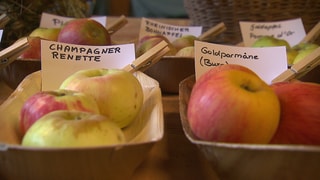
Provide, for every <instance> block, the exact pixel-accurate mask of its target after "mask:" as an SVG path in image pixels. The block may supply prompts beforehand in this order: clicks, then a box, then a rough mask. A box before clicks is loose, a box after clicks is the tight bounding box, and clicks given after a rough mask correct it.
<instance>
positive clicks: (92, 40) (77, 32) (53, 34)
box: [18, 18, 112, 60]
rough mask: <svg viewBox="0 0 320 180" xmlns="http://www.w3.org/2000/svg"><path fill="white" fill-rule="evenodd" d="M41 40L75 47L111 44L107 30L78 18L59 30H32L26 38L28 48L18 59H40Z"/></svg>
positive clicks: (97, 23)
mask: <svg viewBox="0 0 320 180" xmlns="http://www.w3.org/2000/svg"><path fill="white" fill-rule="evenodd" d="M41 39H45V40H50V41H56V42H62V43H69V44H77V45H96V46H99V45H105V46H107V45H111V44H112V42H111V37H110V34H109V32H108V30H107V29H106V28H105V27H104V26H102V25H101V24H100V23H99V22H97V21H95V20H93V19H90V18H78V19H73V20H70V21H68V22H67V23H66V24H65V25H63V26H62V27H61V28H42V27H39V28H36V29H34V30H33V31H32V32H31V33H30V34H29V36H28V42H29V46H30V48H29V49H27V50H26V51H24V52H23V53H22V54H21V55H20V56H19V57H18V59H38V60H39V59H41V44H40V42H41V41H40V40H41Z"/></svg>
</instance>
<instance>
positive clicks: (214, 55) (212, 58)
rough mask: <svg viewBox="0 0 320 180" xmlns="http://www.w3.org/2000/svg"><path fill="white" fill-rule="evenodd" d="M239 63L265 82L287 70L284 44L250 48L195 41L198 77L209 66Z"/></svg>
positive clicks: (269, 82) (269, 81) (196, 73)
mask: <svg viewBox="0 0 320 180" xmlns="http://www.w3.org/2000/svg"><path fill="white" fill-rule="evenodd" d="M224 64H239V65H243V66H245V67H248V68H249V69H251V70H252V71H254V72H255V73H257V74H258V75H259V76H260V78H261V79H263V80H264V81H265V82H266V83H268V84H271V81H272V80H273V79H274V78H275V77H277V76H278V75H279V74H281V73H282V72H283V71H285V70H287V57H286V48H285V47H284V46H278V47H266V48H252V47H238V46H229V45H219V44H213V43H207V42H202V41H195V75H196V79H198V78H199V77H200V76H201V75H202V74H204V73H205V72H206V71H208V70H209V69H210V68H212V67H215V66H220V65H224Z"/></svg>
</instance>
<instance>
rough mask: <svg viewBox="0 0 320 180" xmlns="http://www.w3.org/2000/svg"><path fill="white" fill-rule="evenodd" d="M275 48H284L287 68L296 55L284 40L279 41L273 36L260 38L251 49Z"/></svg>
mask: <svg viewBox="0 0 320 180" xmlns="http://www.w3.org/2000/svg"><path fill="white" fill-rule="evenodd" d="M275 46H285V47H286V54H287V63H288V66H290V65H292V63H293V60H294V58H295V56H296V55H297V52H296V51H295V50H294V49H292V48H291V46H290V44H289V43H288V41H286V40H285V39H279V38H275V37H273V36H262V37H260V38H258V39H257V40H256V41H255V42H254V43H253V44H252V47H275Z"/></svg>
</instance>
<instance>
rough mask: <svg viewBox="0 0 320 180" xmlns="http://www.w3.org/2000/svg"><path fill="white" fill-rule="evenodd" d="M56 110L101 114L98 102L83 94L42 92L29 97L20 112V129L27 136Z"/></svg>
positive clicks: (65, 91) (68, 91) (66, 91)
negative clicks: (43, 117)
mask: <svg viewBox="0 0 320 180" xmlns="http://www.w3.org/2000/svg"><path fill="white" fill-rule="evenodd" d="M56 110H79V111H87V112H93V113H99V107H98V105H97V103H96V101H95V100H94V99H93V98H92V97H91V96H88V95H86V94H84V93H81V92H76V91H71V90H62V89H59V90H55V91H41V92H38V93H36V94H34V95H32V96H31V97H29V98H28V99H27V100H26V102H25V103H24V104H23V106H22V109H21V112H20V129H21V132H22V134H25V133H26V132H27V131H28V129H29V128H30V127H31V126H32V124H33V123H34V122H36V121H37V120H38V119H39V118H41V117H42V116H43V115H45V114H48V113H49V112H52V111H56Z"/></svg>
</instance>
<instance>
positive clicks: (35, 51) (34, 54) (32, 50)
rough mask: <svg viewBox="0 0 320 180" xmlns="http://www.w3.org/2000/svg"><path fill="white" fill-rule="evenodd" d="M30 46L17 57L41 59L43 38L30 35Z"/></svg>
mask: <svg viewBox="0 0 320 180" xmlns="http://www.w3.org/2000/svg"><path fill="white" fill-rule="evenodd" d="M28 43H29V47H28V48H27V49H26V50H24V51H23V52H22V53H21V54H20V55H19V56H18V57H17V59H36V60H40V59H41V38H40V37H28Z"/></svg>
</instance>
